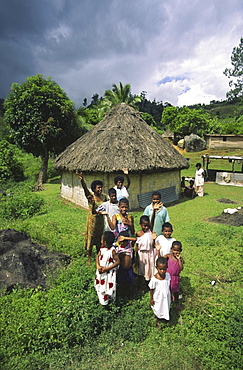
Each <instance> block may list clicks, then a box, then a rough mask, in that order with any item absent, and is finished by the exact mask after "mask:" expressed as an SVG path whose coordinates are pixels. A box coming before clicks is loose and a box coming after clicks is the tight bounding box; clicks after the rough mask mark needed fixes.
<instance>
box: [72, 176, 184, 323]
mask: <svg viewBox="0 0 243 370" xmlns="http://www.w3.org/2000/svg"><path fill="white" fill-rule="evenodd" d="M123 172H124V174H125V175H126V176H127V179H128V181H127V184H126V185H125V186H124V185H123V184H124V178H123V177H122V176H119V177H116V178H115V179H114V182H115V187H114V188H111V189H109V191H108V195H109V200H107V198H106V197H105V196H104V195H103V194H102V187H103V183H102V181H99V180H95V181H93V182H92V184H91V190H92V192H93V194H92V193H91V192H90V191H89V190H88V188H87V186H86V184H85V181H84V178H83V175H82V173H78V177H79V179H80V180H81V184H82V186H83V189H84V192H85V195H86V197H87V199H88V203H89V209H90V212H89V214H88V218H87V228H86V237H85V247H86V249H87V252H88V263H89V264H90V258H91V252H92V246H93V245H96V248H97V255H96V276H95V283H94V285H95V289H96V291H97V295H98V298H99V302H100V303H101V304H102V305H104V306H107V305H108V303H109V302H111V301H114V300H115V298H116V284H117V283H118V285H119V287H120V290H121V295H126V296H127V297H128V298H129V299H131V300H132V298H133V284H134V281H135V272H136V274H137V275H138V279H137V280H138V292H139V293H141V292H142V284H143V281H144V280H145V281H146V282H147V283H148V287H149V289H150V302H151V307H152V309H153V311H154V314H155V316H156V318H157V325H158V326H159V325H160V321H161V320H169V311H170V304H171V299H172V300H177V299H178V298H179V297H178V296H179V282H180V276H179V275H180V271H181V270H182V269H183V263H184V261H183V259H182V257H181V256H180V254H181V251H182V245H181V243H180V242H179V241H176V240H175V239H174V238H172V237H171V235H172V232H173V228H172V225H171V223H169V220H170V219H169V215H168V211H167V209H166V208H165V207H164V206H163V204H162V202H161V194H160V193H159V192H156V191H154V192H153V193H152V203H151V204H150V205H149V206H147V207H146V208H145V210H144V214H143V216H141V218H140V230H139V231H137V232H136V233H135V230H134V219H133V216H132V215H130V214H129V213H128V211H129V201H128V199H127V197H128V196H129V195H128V192H127V189H128V187H129V185H130V179H129V175H128V172H127V170H124V171H123ZM117 193H119V197H120V199H119V200H118V199H117ZM125 195H126V197H125ZM134 271H135V272H134Z"/></svg>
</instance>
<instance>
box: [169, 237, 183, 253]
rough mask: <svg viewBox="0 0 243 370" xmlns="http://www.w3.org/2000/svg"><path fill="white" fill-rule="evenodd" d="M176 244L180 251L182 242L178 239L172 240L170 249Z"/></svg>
mask: <svg viewBox="0 0 243 370" xmlns="http://www.w3.org/2000/svg"><path fill="white" fill-rule="evenodd" d="M176 245H177V247H180V249H181V251H182V244H181V242H179V240H174V241H173V243H172V244H171V249H172V248H173V247H175V246H176Z"/></svg>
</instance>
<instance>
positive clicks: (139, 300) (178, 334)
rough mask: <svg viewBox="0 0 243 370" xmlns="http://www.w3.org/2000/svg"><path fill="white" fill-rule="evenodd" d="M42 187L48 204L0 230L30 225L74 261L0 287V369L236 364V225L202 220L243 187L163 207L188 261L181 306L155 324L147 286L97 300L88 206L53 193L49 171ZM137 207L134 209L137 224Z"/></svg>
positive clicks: (210, 188) (209, 189)
mask: <svg viewBox="0 0 243 370" xmlns="http://www.w3.org/2000/svg"><path fill="white" fill-rule="evenodd" d="M234 153H235V152H234ZM241 153H242V152H241ZM187 155H188V157H190V158H191V163H192V165H191V168H190V169H188V170H185V171H183V174H184V175H185V176H193V175H194V172H195V168H194V165H195V163H196V162H198V161H199V160H200V155H201V153H186V156H187ZM241 155H242V154H241ZM222 165H223V164H222ZM39 195H40V196H41V197H44V199H45V203H46V204H45V208H44V210H43V211H42V213H41V214H39V215H35V216H34V217H32V218H29V219H26V220H19V219H18V220H15V221H6V220H4V219H0V228H1V229H3V228H8V227H11V228H15V229H16V230H19V231H24V232H27V233H28V234H29V235H30V236H31V237H32V239H33V240H34V241H36V242H39V243H41V244H45V245H47V246H48V247H49V249H50V250H52V251H60V252H63V253H67V254H69V255H70V256H71V263H70V265H69V266H68V267H64V268H62V269H61V270H60V271H59V273H58V274H57V275H56V276H55V278H54V277H53V278H50V280H49V289H48V290H45V291H43V290H41V289H35V290H32V289H25V290H18V289H16V290H15V291H14V292H12V293H11V294H7V295H6V294H4V292H2V297H1V308H0V327H1V333H0V338H1V339H0V345H1V346H0V360H1V369H3V370H10V369H11V370H12V369H17V368H18V369H24V370H25V369H31V370H32V369H41V370H42V369H75V370H81V369H100V370H103V369H104V370H105V369H128V368H129V369H134V370H136V369H154V368H159V369H161V370H163V369H167V370H168V369H171V370H172V369H180V370H181V369H185V370H191V369H199V370H200V369H205V370H207V369H208V370H209V369H210V370H211V369H215V370H216V369H217V370H218V369H222V370H224V369H225V370H226V369H241V368H242V361H241V358H242V343H243V338H242V333H243V324H242V323H243V320H242V246H243V241H242V231H243V227H234V226H227V225H223V224H215V223H209V222H208V221H207V219H208V218H209V217H212V216H217V215H220V214H221V212H222V211H223V209H224V208H228V207H229V205H225V204H222V203H219V202H217V199H220V198H229V199H231V200H234V201H235V202H237V206H243V187H242V188H241V187H234V186H220V185H217V184H214V183H206V184H205V197H203V198H195V199H194V200H187V199H182V200H181V201H180V202H179V203H178V204H176V205H174V206H171V207H169V208H168V211H169V215H170V218H171V222H172V224H173V227H174V233H173V236H174V237H175V238H176V239H178V240H180V241H181V242H182V245H183V252H182V255H183V258H184V259H185V268H184V270H183V271H182V273H181V287H182V292H183V299H182V302H181V311H180V313H178V312H177V311H176V309H175V307H174V306H172V309H171V321H170V323H168V324H165V326H164V328H163V329H162V330H161V331H159V330H158V329H157V328H155V326H154V324H155V321H154V317H153V314H152V310H151V308H150V305H149V294H148V292H146V291H144V294H143V295H142V296H141V297H138V296H137V294H136V292H135V300H134V303H133V304H131V303H124V304H121V303H120V304H118V305H117V306H115V305H114V306H112V308H111V310H110V311H106V310H104V309H103V307H102V306H100V305H99V303H98V299H97V297H96V293H95V291H94V288H93V278H94V273H95V263H94V262H93V263H92V266H91V267H87V265H86V256H85V253H84V250H83V233H84V231H85V224H86V216H87V211H86V210H84V209H81V208H80V207H77V206H75V205H73V204H71V203H68V202H66V201H64V200H63V199H62V198H61V197H60V185H59V184H58V183H57V181H56V179H54V180H53V181H51V182H50V183H48V184H46V190H45V191H43V192H41V193H39ZM140 215H141V212H138V213H135V214H134V216H135V228H136V230H138V229H139V224H138V222H139V217H140ZM93 260H94V255H93ZM212 280H215V281H216V284H215V285H214V286H212V285H211V281H212Z"/></svg>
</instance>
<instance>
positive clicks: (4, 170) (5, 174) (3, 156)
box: [0, 140, 24, 184]
mask: <svg viewBox="0 0 243 370" xmlns="http://www.w3.org/2000/svg"><path fill="white" fill-rule="evenodd" d="M18 153H19V149H18V148H16V146H15V145H12V144H10V143H9V142H7V141H5V140H3V141H0V184H1V183H4V182H6V181H7V180H10V179H12V180H14V181H22V180H23V179H24V173H23V165H22V163H21V162H20V161H19V160H18Z"/></svg>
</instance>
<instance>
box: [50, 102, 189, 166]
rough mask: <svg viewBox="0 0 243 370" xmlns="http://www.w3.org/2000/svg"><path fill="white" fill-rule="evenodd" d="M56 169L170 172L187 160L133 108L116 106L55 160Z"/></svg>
mask: <svg viewBox="0 0 243 370" xmlns="http://www.w3.org/2000/svg"><path fill="white" fill-rule="evenodd" d="M55 167H56V168H58V169H61V170H70V171H74V170H76V169H81V170H82V171H84V172H85V171H88V172H99V171H101V172H113V171H121V170H122V168H127V169H128V170H129V171H130V172H131V171H136V172H137V171H139V172H140V171H156V170H162V171H171V170H175V169H183V168H188V167H189V164H188V161H187V160H186V159H185V158H184V157H183V156H182V155H181V154H180V153H179V152H178V151H177V150H176V149H174V148H173V147H172V145H170V144H169V143H168V142H167V141H166V140H165V139H163V138H162V137H161V136H160V135H159V134H158V133H157V132H156V131H155V130H153V129H152V128H151V127H150V126H149V125H148V124H147V123H146V122H145V121H144V120H143V119H142V118H141V116H140V113H139V112H137V111H136V110H135V109H134V108H132V107H131V106H128V105H127V104H125V103H121V104H118V105H116V106H114V107H113V108H112V109H111V110H110V112H109V113H108V114H107V115H106V116H105V118H104V119H103V120H102V121H101V122H99V123H98V124H97V125H96V126H94V128H92V129H91V130H90V131H89V132H87V133H86V134H85V135H84V136H82V137H80V138H79V139H78V140H76V141H75V142H74V143H73V144H71V145H69V146H68V147H67V149H66V150H65V151H64V152H62V153H61V154H60V155H59V156H58V157H57V158H56V160H55Z"/></svg>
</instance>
